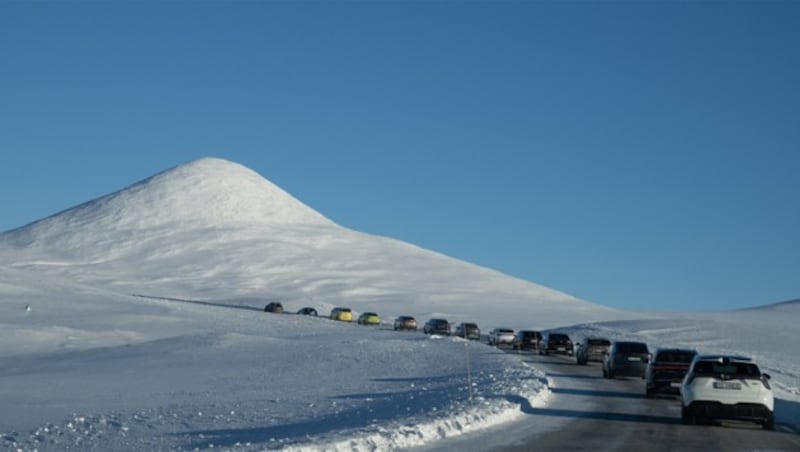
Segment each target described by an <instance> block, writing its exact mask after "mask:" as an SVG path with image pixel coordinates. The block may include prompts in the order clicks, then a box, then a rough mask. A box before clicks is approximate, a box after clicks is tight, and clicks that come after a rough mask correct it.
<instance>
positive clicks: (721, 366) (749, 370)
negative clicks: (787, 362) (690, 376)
mask: <svg viewBox="0 0 800 452" xmlns="http://www.w3.org/2000/svg"><path fill="white" fill-rule="evenodd" d="M694 373H695V375H698V376H710V377H715V378H720V379H726V378H747V377H753V378H758V377H760V376H761V371H760V370H759V369H758V366H756V365H755V364H752V363H727V364H725V363H720V362H717V361H700V362H698V363H697V364H695V369H694Z"/></svg>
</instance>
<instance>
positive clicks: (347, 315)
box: [331, 308, 353, 322]
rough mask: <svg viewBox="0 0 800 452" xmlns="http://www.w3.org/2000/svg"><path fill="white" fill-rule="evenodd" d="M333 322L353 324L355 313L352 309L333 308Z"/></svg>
mask: <svg viewBox="0 0 800 452" xmlns="http://www.w3.org/2000/svg"><path fill="white" fill-rule="evenodd" d="M331 320H339V321H341V322H352V321H353V311H351V310H350V308H333V310H332V311H331Z"/></svg>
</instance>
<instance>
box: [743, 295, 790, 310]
mask: <svg viewBox="0 0 800 452" xmlns="http://www.w3.org/2000/svg"><path fill="white" fill-rule="evenodd" d="M741 310H742V311H754V310H770V311H775V310H791V311H794V310H797V311H800V298H798V299H796V300H789V301H781V302H779V303H771V304H765V305H762V306H755V307H752V308H745V309H741Z"/></svg>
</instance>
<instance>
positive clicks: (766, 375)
mask: <svg viewBox="0 0 800 452" xmlns="http://www.w3.org/2000/svg"><path fill="white" fill-rule="evenodd" d="M761 376H762V377H764V378H766V379H767V380H769V379H771V378H772V377H771V376H770V375H769V374H761Z"/></svg>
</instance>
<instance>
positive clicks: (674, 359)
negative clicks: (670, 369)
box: [656, 351, 695, 364]
mask: <svg viewBox="0 0 800 452" xmlns="http://www.w3.org/2000/svg"><path fill="white" fill-rule="evenodd" d="M694 355H695V353H692V352H676V351H667V352H660V353H658V355H657V356H656V361H658V362H665V363H681V364H689V363H691V362H692V360H693V359H694Z"/></svg>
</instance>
